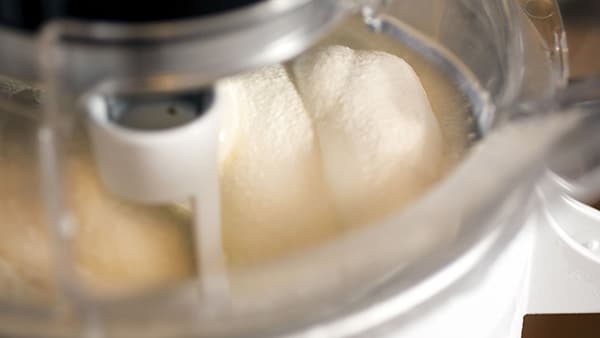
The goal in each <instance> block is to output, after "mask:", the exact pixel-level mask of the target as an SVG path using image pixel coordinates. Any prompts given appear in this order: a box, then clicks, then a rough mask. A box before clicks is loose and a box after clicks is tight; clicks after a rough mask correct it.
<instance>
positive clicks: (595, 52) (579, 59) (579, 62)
mask: <svg viewBox="0 0 600 338" xmlns="http://www.w3.org/2000/svg"><path fill="white" fill-rule="evenodd" d="M559 3H560V6H561V10H562V13H563V19H564V21H565V25H566V31H567V38H568V42H569V48H570V51H569V54H570V63H571V77H572V78H580V77H584V76H589V75H591V74H600V1H598V0H560V1H559ZM599 325H600V324H599Z"/></svg>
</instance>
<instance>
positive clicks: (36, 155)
mask: <svg viewBox="0 0 600 338" xmlns="http://www.w3.org/2000/svg"><path fill="white" fill-rule="evenodd" d="M539 1H540V3H543V4H545V5H547V6H546V7H539V6H534V3H533V2H532V1H516V0H501V1H468V0H421V1H418V2H414V1H391V2H390V3H389V4H387V5H386V6H380V4H378V2H377V1H375V2H368V1H367V3H370V4H371V5H370V6H368V5H366V6H358V7H355V6H349V5H348V4H349V2H344V1H340V2H336V1H327V3H328V4H329V5H330V6H332V7H328V8H330V9H331V8H335V15H332V16H331V17H330V19H331V23H335V22H339V20H340V19H339V17H343V16H352V15H359V14H358V13H357V12H358V11H360V10H362V13H360V14H361V15H363V18H364V20H365V22H366V25H368V27H369V28H370V29H372V30H373V31H374V32H375V33H374V34H382V35H386V36H388V37H390V38H392V39H396V40H397V41H398V44H401V45H403V46H404V47H407V48H409V49H411V50H412V51H413V53H415V54H416V55H418V56H420V57H421V58H423V59H424V60H426V61H427V62H428V63H430V64H431V65H432V66H433V67H435V68H436V69H438V70H439V72H440V73H442V74H444V75H445V76H446V77H447V78H448V79H450V81H451V83H453V84H454V85H455V87H456V88H457V89H458V90H459V91H460V92H462V93H463V95H464V97H465V98H466V99H467V102H468V108H469V115H470V116H471V120H472V125H473V130H472V132H473V133H474V134H473V135H474V137H473V139H474V140H476V142H475V144H474V145H473V147H472V149H471V150H470V151H469V153H468V154H467V155H466V156H465V158H464V159H463V160H462V161H461V163H460V164H459V165H458V166H457V168H456V169H454V170H453V171H452V172H451V173H450V174H449V175H448V176H447V177H445V178H444V179H443V180H442V182H440V183H439V184H437V185H436V186H435V187H433V188H432V189H431V190H430V191H429V192H428V193H427V194H426V195H425V196H423V197H422V198H420V199H419V200H417V201H416V202H414V203H413V204H411V205H410V207H408V208H406V209H404V210H401V211H399V213H398V214H396V215H393V216H392V217H389V218H388V219H386V220H385V221H384V222H381V223H379V224H373V225H372V226H369V227H364V228H361V229H357V230H355V231H352V232H350V233H347V234H344V235H343V236H340V237H339V238H337V239H336V240H335V241H331V242H328V243H324V244H322V245H320V246H319V247H317V248H315V249H313V250H310V251H308V252H302V253H299V254H297V255H294V256H291V257H284V258H282V259H281V260H278V261H276V262H272V263H268V264H263V265H260V266H256V267H254V268H252V269H246V270H239V271H232V272H230V278H231V280H232V281H234V282H233V284H234V288H235V293H234V294H235V296H234V297H233V298H232V299H231V302H230V304H228V306H227V307H224V308H216V309H215V308H212V307H211V306H207V305H206V304H207V303H206V302H205V299H203V298H202V296H199V290H198V283H197V282H196V281H189V282H185V283H179V284H177V285H173V284H167V286H162V287H159V288H152V289H149V290H145V291H144V292H141V293H136V294H134V295H121V296H116V297H114V296H113V297H101V296H98V295H96V294H87V293H86V292H85V289H81V288H80V287H79V286H78V285H77V281H74V280H72V279H71V278H72V277H74V276H73V274H72V271H71V267H72V264H73V262H72V261H70V259H71V258H72V256H71V253H70V250H72V247H71V245H70V242H69V241H70V240H69V236H67V235H65V232H64V231H65V229H64V228H62V227H63V226H64V224H72V223H70V222H75V223H76V222H77V219H74V220H65V219H64V217H63V216H64V215H66V214H68V213H67V211H68V210H65V208H68V207H69V203H64V201H66V200H69V197H70V196H68V194H67V193H66V192H65V188H64V184H65V183H64V182H65V181H66V180H64V178H65V175H66V177H68V173H69V169H68V168H67V169H65V168H62V167H53V166H52V165H49V164H53V163H54V164H56V163H59V164H60V163H63V164H64V162H62V161H63V160H64V159H63V158H61V157H60V156H59V155H60V154H58V153H55V152H54V151H55V150H57V149H61V147H63V146H65V144H61V143H60V141H57V142H55V143H56V144H58V145H57V147H56V148H54V147H52V146H48V145H49V144H50V145H52V144H55V143H53V142H54V141H56V139H53V137H54V138H56V137H59V136H61V135H62V133H65V134H70V133H74V130H77V128H73V126H77V119H76V118H75V117H74V116H75V114H72V113H69V112H73V111H77V109H76V105H75V102H76V101H77V99H79V98H80V97H81V96H82V95H85V94H87V93H89V92H90V91H94V90H97V89H98V88H101V87H102V86H106V85H108V86H109V87H111V88H113V89H114V88H117V89H118V90H132V89H136V88H140V87H142V86H148V87H151V88H150V89H151V90H152V89H154V90H160V89H161V88H160V86H161V85H164V83H163V84H161V83H159V82H152V81H145V80H148V79H151V78H152V76H156V75H157V74H158V75H161V76H164V75H165V72H167V73H168V71H172V72H171V73H168V74H167V75H168V77H169V79H170V80H171V82H170V83H176V84H177V86H184V85H188V84H197V83H201V82H202V81H204V80H206V79H205V78H204V79H200V80H197V81H196V79H195V78H194V75H195V73H194V72H190V73H186V70H198V69H202V64H201V63H202V60H195V59H191V58H189V56H190V55H194V54H190V53H192V52H193V49H191V50H187V49H185V48H186V47H185V46H184V45H181V44H174V45H173V46H171V47H172V49H171V50H170V51H171V52H172V53H173V54H172V56H173V60H174V61H173V62H174V63H177V62H179V63H178V64H177V65H176V66H173V67H172V68H169V65H168V64H167V65H165V64H160V63H156V64H157V65H159V66H160V67H159V68H157V69H153V68H150V69H141V68H135V67H133V66H132V63H131V62H132V60H137V59H136V57H139V58H141V57H143V56H145V55H146V54H144V53H148V55H150V54H151V53H153V52H154V51H153V50H143V49H141V50H137V51H134V52H131V53H129V52H128V51H127V50H125V51H124V50H123V48H121V47H122V46H121V47H119V46H117V47H114V46H110V45H109V46H106V45H104V47H103V45H102V44H99V45H94V43H95V42H94V41H95V40H90V41H92V42H90V44H91V46H88V47H81V46H78V47H74V46H72V45H70V43H72V42H73V41H72V40H69V39H60V37H65V36H67V37H68V36H70V35H69V34H71V33H73V31H74V30H77V28H81V27H83V28H87V30H83V31H82V32H81V34H82V35H85V34H87V33H90V34H97V35H99V36H102V35H103V34H107V35H110V34H111V30H110V29H104V28H106V27H105V26H103V24H91V25H89V26H86V25H85V24H79V23H77V24H75V25H74V24H73V23H68V22H67V23H57V24H56V25H52V26H49V27H48V29H47V31H46V32H43V34H42V35H43V37H44V39H43V40H42V48H43V49H42V55H43V56H44V57H46V58H42V59H43V62H42V63H41V66H40V67H41V69H42V70H43V72H42V73H43V74H44V76H43V77H42V79H43V83H42V86H43V87H45V88H46V89H47V90H46V96H45V100H44V111H45V114H42V115H36V114H39V109H38V108H36V104H35V102H32V100H31V99H32V98H33V99H34V100H33V101H35V95H32V94H31V93H35V90H32V89H31V88H30V87H27V86H23V87H21V89H19V90H16V91H6V93H5V94H6V95H4V96H3V98H2V104H0V109H2V110H3V114H2V115H1V116H2V117H1V120H0V125H8V126H10V125H11V123H13V121H14V123H15V124H17V125H19V126H20V127H18V128H23V129H24V131H23V133H17V134H14V133H13V134H11V133H9V134H3V135H4V136H3V137H5V139H0V140H6V141H3V142H22V143H23V152H22V154H7V155H5V157H2V160H3V161H4V160H6V161H10V160H11V159H9V158H8V157H7V156H8V155H10V156H13V159H17V160H18V161H21V162H22V163H24V164H23V168H27V169H26V170H23V173H22V178H23V182H20V183H22V184H17V183H15V185H16V187H14V188H13V187H8V186H6V185H4V186H3V185H0V188H2V189H7V191H8V189H16V190H17V193H18V194H24V195H25V196H24V197H23V198H22V199H21V200H22V201H25V202H24V203H26V205H21V206H18V207H20V208H22V209H23V210H28V209H31V208H39V209H40V210H44V211H45V214H44V215H45V217H42V218H40V219H38V220H32V222H41V223H44V224H48V229H50V231H49V232H50V233H51V234H54V237H53V239H54V241H51V242H50V244H51V245H49V247H48V248H39V249H40V250H46V251H45V252H46V254H48V255H50V256H52V257H53V260H52V262H54V266H52V268H51V271H50V273H53V274H55V276H56V278H55V279H56V281H57V282H56V284H57V285H56V293H54V294H52V295H51V296H50V297H49V298H47V299H43V300H41V301H39V302H34V303H32V304H26V303H24V302H23V301H22V300H20V299H19V298H17V300H13V301H10V300H8V301H3V302H2V303H0V333H2V334H7V335H11V336H28V337H31V336H44V337H48V336H57V337H62V336H86V337H102V336H110V337H184V336H201V337H271V336H290V337H291V336H294V337H303V336H307V337H308V336H310V337H312V336H327V337H344V336H365V337H372V336H374V335H385V334H388V333H391V332H402V330H403V329H406V328H408V327H410V323H415V322H416V321H418V319H419V318H424V317H425V316H426V315H427V314H428V313H431V311H432V309H434V308H436V307H439V306H441V304H443V303H444V302H447V301H448V299H452V298H456V297H459V296H460V295H464V294H465V292H466V291H465V290H468V285H472V284H469V283H476V281H478V280H481V279H483V278H485V276H486V273H487V272H488V269H486V267H487V266H491V265H492V264H493V262H494V261H495V259H496V258H497V257H499V255H500V253H501V252H503V251H505V250H506V249H507V248H509V246H510V244H511V243H514V242H513V239H514V238H515V237H516V235H517V234H518V233H519V230H520V229H521V226H522V224H523V221H524V218H525V217H526V216H527V214H528V212H529V211H530V210H531V209H530V197H531V193H532V191H533V188H534V185H535V183H536V181H537V179H538V177H540V175H541V173H542V172H543V160H544V159H545V158H546V155H547V154H548V152H549V151H550V150H551V148H552V146H553V144H554V142H555V141H556V140H557V139H559V138H560V137H561V136H562V134H563V133H564V132H565V131H567V130H571V129H572V128H573V127H574V125H575V122H573V121H572V120H571V119H569V118H565V119H564V120H563V119H562V118H558V117H556V115H552V116H550V117H548V118H543V117H537V118H532V117H529V116H530V115H544V113H545V112H546V111H547V110H548V109H547V107H545V106H543V105H539V104H537V103H538V102H547V100H549V99H551V98H552V97H553V96H554V94H555V93H556V91H557V90H558V89H559V88H560V87H562V86H563V85H564V82H565V79H566V72H567V70H566V69H565V66H564V65H565V64H566V62H565V61H566V60H565V45H564V42H565V41H564V33H563V31H562V26H561V21H560V15H559V13H558V11H557V10H556V6H555V4H554V2H553V1H542V0H539ZM269 2H271V1H269ZM299 3H310V1H304V2H301V1H300V2H299ZM323 3H325V1H324V2H323ZM299 8H300V7H299ZM540 8H542V9H540ZM544 9H545V10H547V11H549V12H543V10H544ZM540 10H542V12H543V13H541V12H539V11H540ZM212 20H218V18H213V19H212ZM213 22H217V21H213ZM328 22H329V21H328ZM73 25H74V26H73ZM182 27H183V28H182V30H184V31H186V32H189V31H190V30H191V31H193V30H194V29H195V26H194V22H188V23H186V25H183V26H182ZM199 27H200V28H198V29H200V31H202V29H201V25H200V26H199ZM174 31H176V30H174ZM174 31H173V30H165V31H162V32H167V33H168V34H171V33H173V32H174ZM67 33H69V34H67ZM168 34H167V35H168ZM57 37H58V39H57ZM288 38H289V39H292V38H293V37H292V36H289V37H288ZM292 40H293V39H292ZM290 41H291V40H290ZM294 41H295V40H294ZM284 42H285V39H284V40H278V41H277V44H278V45H277V47H276V48H274V49H273V50H277V51H281V50H282V49H281V48H283V47H282V46H288V47H290V46H292V47H297V45H295V44H292V43H290V44H287V45H286V44H285V43H284ZM161 46H162V45H161ZM162 47H165V48H167V47H169V46H162ZM292 47H290V48H291V49H293V48H292ZM102 48H104V49H102ZM128 53H129V54H128ZM136 53H137V54H136ZM186 53H187V54H186ZM267 54H268V53H267ZM284 54H286V53H281V54H278V55H279V57H283V56H285V57H289V56H290V55H284ZM123 55H125V56H124V57H123V58H119V57H118V56H123ZM186 55H187V56H188V58H187V59H185V58H184V57H185V56H186ZM84 57H89V58H90V59H88V60H87V62H84V61H85V60H86V59H83V58H84ZM267 59H268V58H267ZM82 60H84V61H82ZM90 60H91V61H90ZM149 60H150V61H149V62H150V63H151V62H153V60H154V59H149ZM181 60H184V61H183V62H182V61H181ZM154 61H155V60H154ZM213 61H214V60H213ZM120 62H121V63H120ZM194 62H196V64H195V63H194ZM90 63H92V64H93V66H94V67H93V70H94V71H89V72H83V73H82V72H77V70H80V71H81V69H83V68H81V67H83V66H85V65H89V64H90ZM198 63H199V64H198ZM127 66H129V67H130V68H129V69H132V70H131V71H130V72H123V70H124V69H126V68H127ZM205 66H206V65H205ZM186 67H188V68H189V69H188V68H186ZM241 68H242V67H241ZM119 71H121V73H119ZM152 72H155V73H152ZM161 72H162V73H161ZM123 74H126V76H125V77H123ZM83 75H86V76H87V77H84V76H83ZM118 75H121V77H119V76H118ZM127 76H129V77H127ZM115 84H116V85H115ZM152 86H157V87H156V88H154V87H152ZM163 89H164V88H163ZM18 93H21V94H20V95H15V94H18ZM28 95H30V96H31V97H29V96H28ZM4 110H6V112H4ZM52 116H54V117H58V119H55V120H54V121H59V122H58V123H57V124H55V125H52V127H53V128H54V129H53V130H54V132H55V133H54V134H52V133H50V134H47V133H46V134H44V133H40V132H39V130H43V129H44V128H41V127H44V126H46V127H47V123H48V118H49V117H52ZM527 117H529V118H527ZM21 126H22V127H21ZM15 128H17V127H11V128H10V130H11V131H13V132H14V130H16V129H15ZM46 130H48V129H46ZM57 135H58V136H57ZM6 138H12V139H10V140H8V139H6ZM56 156H59V157H56ZM48 158H53V159H58V162H56V161H48ZM21 162H19V163H21ZM37 168H41V170H40V171H38V170H37ZM30 169H31V170H30ZM71 170H72V169H71ZM38 173H40V174H41V175H40V174H38ZM37 182H42V184H41V185H40V186H38V185H37ZM44 193H45V194H46V195H44ZM71 197H72V196H71ZM0 202H2V203H5V201H0ZM148 212H151V211H148ZM0 222H1V220H0ZM67 230H68V229H67ZM448 238H451V240H448ZM525 242H526V241H525ZM517 247H521V246H519V245H517ZM521 248H522V247H521ZM518 252H521V251H518ZM524 252H526V250H524ZM408 256H410V257H413V258H415V259H413V260H410V261H407V260H405V259H402V257H408ZM521 270H522V269H521ZM521 270H519V269H518V268H517V269H515V270H514V271H512V270H509V271H508V273H509V274H510V273H514V274H515V276H514V277H515V278H517V279H519V278H522V275H519V276H517V274H520V272H518V271H521ZM474 281H475V282H474ZM517 289H518V288H510V289H507V290H504V289H502V290H504V291H503V292H506V293H505V294H506V295H507V298H511V295H512V297H515V292H518V290H517ZM486 294H489V291H488V292H487V293H486ZM510 301H512V299H507V302H510ZM487 310H489V311H493V310H494V309H493V308H490V309H487ZM457 315H458V316H459V317H462V318H464V317H465V316H467V314H457ZM483 316H484V315H482V317H483Z"/></svg>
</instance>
